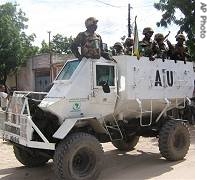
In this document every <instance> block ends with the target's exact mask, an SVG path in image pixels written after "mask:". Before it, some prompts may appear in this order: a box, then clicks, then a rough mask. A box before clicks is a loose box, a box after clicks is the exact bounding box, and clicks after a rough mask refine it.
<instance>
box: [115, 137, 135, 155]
mask: <svg viewBox="0 0 210 180" xmlns="http://www.w3.org/2000/svg"><path fill="white" fill-rule="evenodd" d="M138 142H139V136H133V137H129V138H128V139H127V140H124V139H123V140H117V141H113V142H112V144H113V145H114V147H116V148H117V149H119V150H121V151H130V150H132V149H133V148H134V147H135V146H136V145H137V143H138Z"/></svg>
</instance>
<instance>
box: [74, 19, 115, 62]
mask: <svg viewBox="0 0 210 180" xmlns="http://www.w3.org/2000/svg"><path fill="white" fill-rule="evenodd" d="M97 22H98V20H97V19H96V18H94V17H89V18H88V19H86V21H85V26H86V28H87V30H86V31H84V32H80V33H79V34H78V35H77V37H76V38H75V40H74V42H73V43H72V45H71V51H72V53H73V54H74V55H75V56H76V57H77V58H79V59H82V58H83V57H86V58H92V59H100V57H101V56H102V57H104V58H105V59H109V60H114V59H113V58H112V57H111V56H110V55H109V54H108V53H107V52H105V51H104V50H103V43H102V39H101V36H100V35H99V34H96V33H95V31H96V29H97ZM78 47H81V54H80V53H79V51H78Z"/></svg>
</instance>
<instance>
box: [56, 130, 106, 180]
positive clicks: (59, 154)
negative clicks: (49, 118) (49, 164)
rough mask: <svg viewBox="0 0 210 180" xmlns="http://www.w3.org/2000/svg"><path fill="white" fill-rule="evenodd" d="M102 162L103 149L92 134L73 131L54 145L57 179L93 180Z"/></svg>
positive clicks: (99, 170)
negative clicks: (73, 132)
mask: <svg viewBox="0 0 210 180" xmlns="http://www.w3.org/2000/svg"><path fill="white" fill-rule="evenodd" d="M102 164H103V149H102V146H101V144H100V142H99V141H98V140H97V139H96V138H95V137H94V136H92V135H90V134H86V133H82V132H80V133H75V134H71V135H69V136H67V137H66V138H65V139H64V140H63V141H61V142H60V143H59V144H58V146H57V147H56V150H55V154H54V166H55V174H56V176H57V177H58V179H63V180H64V179H65V180H94V179H97V177H98V176H99V174H100V172H101V169H102Z"/></svg>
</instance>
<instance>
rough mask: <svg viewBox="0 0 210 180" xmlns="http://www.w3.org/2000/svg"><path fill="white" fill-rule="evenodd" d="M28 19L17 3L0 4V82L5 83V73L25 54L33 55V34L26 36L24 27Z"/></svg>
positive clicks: (15, 66)
mask: <svg viewBox="0 0 210 180" xmlns="http://www.w3.org/2000/svg"><path fill="white" fill-rule="evenodd" d="M27 21H28V19H27V18H26V17H25V13H24V12H23V11H22V10H21V9H19V10H17V5H16V4H12V3H5V4H3V5H0V83H2V84H5V82H6V79H7V75H8V74H9V73H12V72H14V71H15V70H16V69H17V68H18V66H20V65H21V64H22V63H24V61H25V59H26V57H27V56H30V55H33V54H34V53H36V52H37V50H38V48H37V47H33V46H32V44H31V42H33V41H34V38H35V35H34V34H32V35H30V36H27V35H26V34H25V33H24V31H23V30H24V29H26V28H27V25H25V23H26V22H27Z"/></svg>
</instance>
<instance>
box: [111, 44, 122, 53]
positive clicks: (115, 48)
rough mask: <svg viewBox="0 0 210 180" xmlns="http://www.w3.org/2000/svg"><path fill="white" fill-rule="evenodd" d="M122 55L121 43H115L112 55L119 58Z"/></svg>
mask: <svg viewBox="0 0 210 180" xmlns="http://www.w3.org/2000/svg"><path fill="white" fill-rule="evenodd" d="M123 54H124V47H123V45H122V43H120V42H116V43H115V44H114V46H113V50H112V55H113V56H119V55H123Z"/></svg>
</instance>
